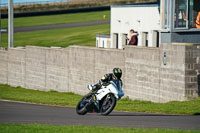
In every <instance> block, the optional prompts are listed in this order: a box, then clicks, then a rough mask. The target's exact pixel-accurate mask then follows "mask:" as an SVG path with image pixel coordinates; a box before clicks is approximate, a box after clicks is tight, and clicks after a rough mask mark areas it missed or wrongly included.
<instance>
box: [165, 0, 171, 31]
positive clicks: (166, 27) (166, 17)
mask: <svg viewBox="0 0 200 133" xmlns="http://www.w3.org/2000/svg"><path fill="white" fill-rule="evenodd" d="M164 2H165V3H164V29H168V28H169V5H170V4H169V2H170V1H169V0H165V1H164Z"/></svg>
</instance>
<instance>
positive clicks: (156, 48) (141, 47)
mask: <svg viewBox="0 0 200 133" xmlns="http://www.w3.org/2000/svg"><path fill="white" fill-rule="evenodd" d="M128 48H140V49H155V50H158V49H159V47H146V46H129V45H126V46H125V50H126V49H128Z"/></svg>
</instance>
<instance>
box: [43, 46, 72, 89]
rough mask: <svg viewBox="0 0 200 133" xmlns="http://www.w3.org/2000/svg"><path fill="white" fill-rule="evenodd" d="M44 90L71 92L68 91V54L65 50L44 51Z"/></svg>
mask: <svg viewBox="0 0 200 133" xmlns="http://www.w3.org/2000/svg"><path fill="white" fill-rule="evenodd" d="M45 52H46V63H45V64H46V72H45V73H46V83H45V84H46V86H45V89H46V90H57V91H61V92H64V91H65V92H66V91H67V92H71V90H70V89H69V85H68V84H69V80H70V79H69V75H68V73H69V54H68V53H69V52H68V50H67V49H61V48H56V49H55V48H54V49H50V48H48V49H46V50H45Z"/></svg>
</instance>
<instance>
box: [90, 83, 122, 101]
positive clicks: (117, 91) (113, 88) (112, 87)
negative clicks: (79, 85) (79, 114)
mask: <svg viewBox="0 0 200 133" xmlns="http://www.w3.org/2000/svg"><path fill="white" fill-rule="evenodd" d="M92 86H93V85H91V84H90V85H89V87H88V88H89V89H90V90H92ZM109 93H111V94H113V95H114V96H115V98H116V99H117V100H119V99H120V98H121V97H123V96H124V92H123V90H122V85H121V82H119V85H118V87H117V85H116V84H115V83H114V82H113V81H110V84H109V85H108V86H102V87H101V89H99V90H98V91H97V94H96V98H97V100H101V99H102V98H103V97H104V96H106V95H107V94H109Z"/></svg>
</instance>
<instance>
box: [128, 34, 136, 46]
mask: <svg viewBox="0 0 200 133" xmlns="http://www.w3.org/2000/svg"><path fill="white" fill-rule="evenodd" d="M137 44H138V38H137V34H133V36H132V37H131V40H130V41H129V43H128V45H137Z"/></svg>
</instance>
